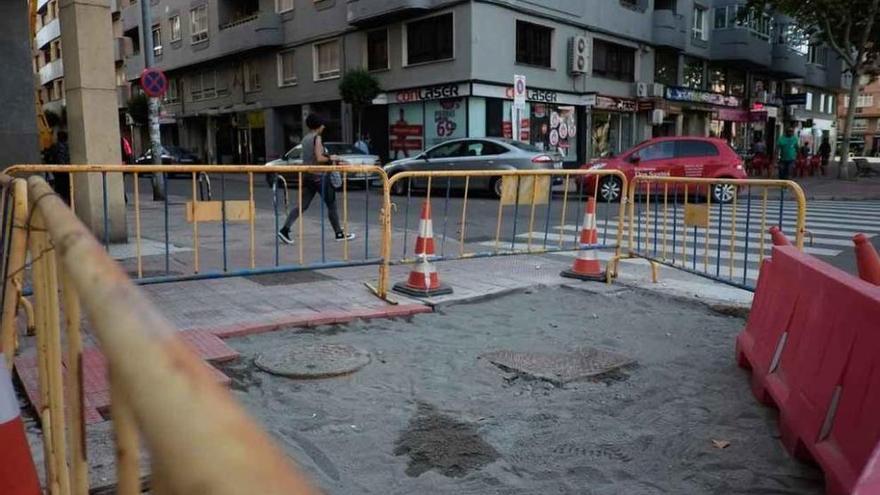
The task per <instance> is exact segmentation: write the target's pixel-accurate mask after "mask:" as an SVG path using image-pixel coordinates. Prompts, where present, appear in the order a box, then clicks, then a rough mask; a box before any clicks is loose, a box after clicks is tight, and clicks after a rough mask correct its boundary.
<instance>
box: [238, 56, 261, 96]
mask: <svg viewBox="0 0 880 495" xmlns="http://www.w3.org/2000/svg"><path fill="white" fill-rule="evenodd" d="M242 65H243V67H242V70H243V72H244V91H245V93H253V92H255V91H260V90H261V89H263V81H262V80H261V79H260V68H259V66H258V65H257V63H256V62H255V61H253V60H248V61H247V62H245V63H244V64H242Z"/></svg>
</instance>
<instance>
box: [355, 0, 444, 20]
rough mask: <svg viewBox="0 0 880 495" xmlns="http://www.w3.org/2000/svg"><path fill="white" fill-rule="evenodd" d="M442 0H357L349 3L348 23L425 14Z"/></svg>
mask: <svg viewBox="0 0 880 495" xmlns="http://www.w3.org/2000/svg"><path fill="white" fill-rule="evenodd" d="M441 2H442V0H355V1H354V2H350V3H349V4H348V23H349V24H353V25H368V24H372V23H376V22H391V21H393V20H397V19H402V18H406V17H413V16H417V15H419V14H424V13H427V12H428V11H430V10H431V9H432V8H434V7H436V6H437V5H438V4H440V3H441Z"/></svg>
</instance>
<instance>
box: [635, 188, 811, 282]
mask: <svg viewBox="0 0 880 495" xmlns="http://www.w3.org/2000/svg"><path fill="white" fill-rule="evenodd" d="M628 203H629V211H628V215H627V217H628V219H627V223H628V228H629V240H628V250H629V255H630V256H631V257H638V258H644V259H647V260H649V261H650V262H651V263H652V268H654V269H655V270H654V273H655V278H656V265H655V264H662V265H668V266H672V267H675V268H678V269H681V270H684V271H687V272H690V273H694V274H697V275H701V276H704V277H707V278H710V279H713V280H717V281H719V282H724V283H726V284H729V285H732V286H735V287H739V288H743V289H747V290H754V287H755V283H756V282H757V278H758V273H759V271H760V267H761V264H762V261H763V260H764V257H765V256H767V255H768V253H769V251H770V248H771V246H772V241H771V239H770V235H769V234H768V229H769V228H770V227H771V226H778V227H779V228H780V229H781V230H782V231H783V232H787V233H788V234H793V235H794V239H795V244H796V246H797V247H798V249H803V245H804V235H805V233H806V228H805V223H806V208H807V206H806V198H805V196H804V192H803V190H802V189H801V187H800V186H799V185H798V184H797V183H796V182H792V181H781V180H763V179H743V180H739V179H699V178H685V177H657V176H636V177H635V178H634V179H633V180H632V181H631V182H630V187H629V199H628ZM750 262H751V263H750Z"/></svg>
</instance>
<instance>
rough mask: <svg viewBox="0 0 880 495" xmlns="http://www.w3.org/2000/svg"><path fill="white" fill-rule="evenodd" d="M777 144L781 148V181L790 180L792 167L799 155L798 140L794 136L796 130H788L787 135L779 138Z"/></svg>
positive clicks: (786, 130) (789, 128)
mask: <svg viewBox="0 0 880 495" xmlns="http://www.w3.org/2000/svg"><path fill="white" fill-rule="evenodd" d="M776 144H777V145H778V147H779V179H780V180H788V176H789V173H790V172H791V166H792V165H793V164H794V162H795V160H797V155H798V138H797V137H795V135H794V129H792V128H791V127H788V128H786V129H785V134H784V135H782V136H779V139H778V140H777V142H776Z"/></svg>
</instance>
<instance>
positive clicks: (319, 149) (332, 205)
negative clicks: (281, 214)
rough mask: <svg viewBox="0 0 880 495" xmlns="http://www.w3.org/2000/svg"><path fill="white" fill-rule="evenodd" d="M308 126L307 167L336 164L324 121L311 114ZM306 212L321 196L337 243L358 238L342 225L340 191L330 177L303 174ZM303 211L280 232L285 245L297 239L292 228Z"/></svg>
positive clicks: (292, 216)
mask: <svg viewBox="0 0 880 495" xmlns="http://www.w3.org/2000/svg"><path fill="white" fill-rule="evenodd" d="M306 127H308V128H309V132H308V134H306V135H305V136H303V139H302V160H303V164H304V165H324V164H330V163H332V162H333V157H331V156H330V155H328V154H327V151H326V150H325V149H324V144H323V142H322V141H321V133H322V132H324V123H323V122H322V121H321V118H320V117H318V116H317V115H315V114H309V116H308V117H307V118H306ZM299 187H300V188H302V211H305V210H308V209H309V204H310V203H311V202H312V199H314V197H315V194H320V195H321V199H322V200H323V201H324V204H325V205H327V217H328V218H329V219H330V225H331V226H332V227H333V231H334V232H336V240H337V241H343V240H346V239H348V240H351V239H354V238H355V235H354V234H351V233H346V232H344V231H343V230H342V226H340V225H339V211H337V209H336V189H334V188H333V185H332V183H331V180H330V177H329V174H312V173H305V174H303V175H302V184H300V185H299ZM301 213H302V212H301V211H300V209H299V206H294V207H293V209H292V210H290V213H289V214H288V215H287V220H285V221H284V226H283V227H281V230H279V231H278V238H279V239H281V240H282V241H283V242H284V243H285V244H293V237H291V235H290V227H291V226H292V225H293V223H294V222H296V220H297V218H299V216H300V214H301Z"/></svg>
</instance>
